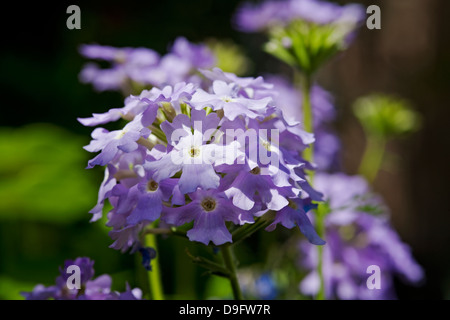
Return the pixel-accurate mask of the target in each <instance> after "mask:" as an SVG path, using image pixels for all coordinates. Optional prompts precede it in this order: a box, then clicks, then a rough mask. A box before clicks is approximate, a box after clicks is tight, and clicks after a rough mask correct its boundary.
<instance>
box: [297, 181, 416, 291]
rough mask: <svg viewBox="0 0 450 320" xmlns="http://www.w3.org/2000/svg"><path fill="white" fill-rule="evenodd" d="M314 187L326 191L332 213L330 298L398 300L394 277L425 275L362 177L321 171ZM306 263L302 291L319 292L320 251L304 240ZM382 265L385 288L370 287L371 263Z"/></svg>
mask: <svg viewBox="0 0 450 320" xmlns="http://www.w3.org/2000/svg"><path fill="white" fill-rule="evenodd" d="M315 186H316V187H317V188H318V189H319V190H321V191H322V192H323V193H324V200H325V201H326V205H327V206H328V208H329V211H330V213H329V214H328V215H327V217H326V235H325V237H326V240H327V245H326V246H324V248H323V276H324V283H325V288H326V296H327V298H329V299H332V298H335V299H352V300H354V299H364V300H366V299H395V298H396V295H395V291H394V284H393V279H394V276H398V277H400V278H401V279H402V280H405V281H407V282H409V283H418V282H420V281H421V280H422V279H423V278H424V272H423V270H422V268H421V267H420V266H419V265H418V264H417V262H416V261H415V260H414V258H413V257H412V255H411V249H410V248H409V247H408V246H407V245H406V244H405V243H403V242H402V241H401V240H400V238H399V235H398V234H397V233H396V232H395V230H394V229H393V228H392V227H391V226H390V224H389V220H388V217H387V216H386V213H385V212H386V209H385V208H384V206H383V203H382V201H381V199H379V198H378V197H377V196H376V195H374V194H371V193H370V190H369V188H368V184H367V182H366V181H365V180H364V179H363V178H362V177H360V176H347V175H345V174H342V173H338V174H332V175H329V174H324V173H319V174H317V175H316V178H315ZM300 247H301V251H302V254H303V259H302V261H301V265H302V268H306V269H307V270H311V272H310V273H309V274H308V275H307V276H306V277H305V278H304V280H303V281H302V282H301V284H300V291H301V292H302V293H304V294H306V295H315V294H317V292H318V290H319V283H320V282H319V276H318V273H317V263H318V255H317V254H318V252H317V250H316V249H315V248H313V247H312V246H310V245H309V244H308V243H305V242H302V243H301V245H300ZM372 265H375V266H378V267H379V269H380V271H381V275H380V281H381V283H380V289H376V290H375V289H372V290H370V289H369V288H368V286H367V279H368V277H369V276H370V273H369V274H368V273H367V268H368V267H369V266H372Z"/></svg>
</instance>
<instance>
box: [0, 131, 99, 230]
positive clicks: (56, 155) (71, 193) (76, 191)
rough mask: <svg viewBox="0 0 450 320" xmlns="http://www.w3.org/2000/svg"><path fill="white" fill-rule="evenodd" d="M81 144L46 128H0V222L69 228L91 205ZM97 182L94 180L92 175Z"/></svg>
mask: <svg viewBox="0 0 450 320" xmlns="http://www.w3.org/2000/svg"><path fill="white" fill-rule="evenodd" d="M84 144H86V141H84V139H81V138H79V137H78V136H76V135H74V134H72V133H70V132H68V131H66V130H64V129H62V128H59V127H56V126H53V125H50V124H33V125H28V126H25V127H22V128H17V129H13V128H0V154H1V155H2V157H0V219H8V220H15V219H26V220H30V221H51V222H56V223H69V222H71V221H74V220H78V219H80V218H83V217H86V218H88V217H89V215H88V213H87V212H88V211H89V210H90V209H91V208H92V207H93V206H94V205H95V202H96V195H97V192H98V185H97V183H96V182H94V183H93V180H92V178H93V177H94V175H93V173H94V172H95V171H86V170H85V169H84V168H85V166H86V163H87V159H88V157H89V154H88V153H86V151H84V150H83V149H82V146H83V145H84ZM96 177H98V176H96Z"/></svg>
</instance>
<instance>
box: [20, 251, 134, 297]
mask: <svg viewBox="0 0 450 320" xmlns="http://www.w3.org/2000/svg"><path fill="white" fill-rule="evenodd" d="M70 266H77V267H79V271H80V277H81V278H80V288H78V289H77V288H73V289H69V288H68V287H67V281H68V280H69V281H70V280H71V279H69V277H70V276H71V274H72V273H67V270H68V268H69V267H70ZM55 282H56V284H55V285H53V286H50V287H45V286H44V285H42V284H39V285H37V286H36V287H34V289H33V291H31V292H22V295H23V296H24V297H25V299H26V300H48V299H50V298H52V299H55V300H117V299H121V300H138V299H141V294H140V292H141V291H140V289H137V288H136V289H133V290H130V288H129V286H128V284H127V290H126V292H124V293H120V292H113V291H111V284H112V280H111V277H110V276H109V275H107V274H103V275H100V276H98V277H97V278H95V279H94V261H93V260H91V259H89V258H86V257H81V258H76V259H75V260H66V261H65V262H64V267H63V268H60V275H59V276H58V277H57V278H56V280H55Z"/></svg>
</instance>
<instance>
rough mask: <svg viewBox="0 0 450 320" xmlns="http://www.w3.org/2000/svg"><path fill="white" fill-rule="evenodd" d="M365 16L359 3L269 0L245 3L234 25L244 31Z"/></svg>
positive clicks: (348, 20)
mask: <svg viewBox="0 0 450 320" xmlns="http://www.w3.org/2000/svg"><path fill="white" fill-rule="evenodd" d="M363 18H364V10H363V9H362V7H361V6H360V5H357V4H348V5H345V6H340V5H338V4H335V3H332V2H326V1H321V0H284V1H274V0H269V1H265V2H262V3H261V4H252V3H244V4H243V5H242V6H241V7H240V8H238V10H237V13H236V16H235V25H236V27H237V28H238V29H239V30H241V31H245V32H255V31H263V30H265V29H270V28H272V27H277V26H285V25H287V24H289V23H290V22H291V21H293V20H304V21H308V22H312V23H316V24H321V25H324V24H345V23H347V24H350V23H353V24H357V23H359V21H361V20H362V19H363Z"/></svg>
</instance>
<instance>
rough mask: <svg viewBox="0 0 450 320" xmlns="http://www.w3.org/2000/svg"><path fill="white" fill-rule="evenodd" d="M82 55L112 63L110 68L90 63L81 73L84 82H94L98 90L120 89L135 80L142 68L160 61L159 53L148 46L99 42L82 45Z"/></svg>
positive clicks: (152, 65)
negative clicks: (129, 46) (115, 46)
mask: <svg viewBox="0 0 450 320" xmlns="http://www.w3.org/2000/svg"><path fill="white" fill-rule="evenodd" d="M80 53H81V55H82V56H84V57H85V58H88V59H95V60H103V61H107V62H110V63H111V66H110V68H108V69H101V68H100V67H99V66H98V65H97V64H96V63H92V62H90V63H88V64H86V65H85V66H84V68H83V70H82V71H81V73H80V80H81V82H83V83H92V85H93V86H94V88H95V89H96V90H98V91H105V90H120V89H122V88H124V87H126V86H128V85H129V84H128V83H127V82H128V81H129V80H134V77H136V75H137V74H139V73H140V72H141V70H142V69H143V68H144V69H148V68H150V67H154V66H156V65H157V64H158V62H159V59H160V57H159V54H158V53H157V52H155V51H153V50H151V49H146V48H114V47H110V46H101V45H97V44H92V45H82V46H81V47H80Z"/></svg>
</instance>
